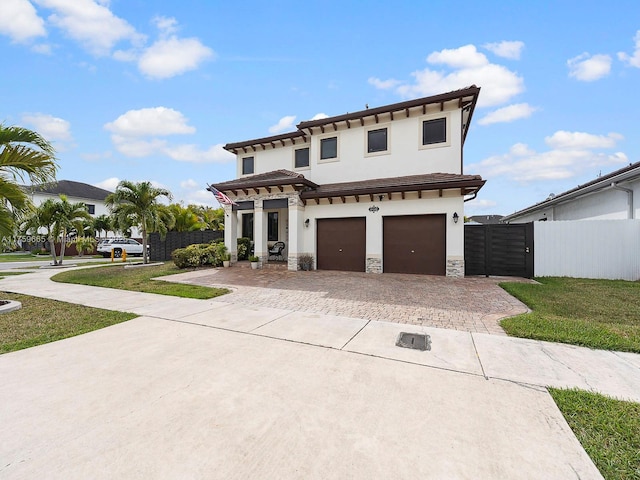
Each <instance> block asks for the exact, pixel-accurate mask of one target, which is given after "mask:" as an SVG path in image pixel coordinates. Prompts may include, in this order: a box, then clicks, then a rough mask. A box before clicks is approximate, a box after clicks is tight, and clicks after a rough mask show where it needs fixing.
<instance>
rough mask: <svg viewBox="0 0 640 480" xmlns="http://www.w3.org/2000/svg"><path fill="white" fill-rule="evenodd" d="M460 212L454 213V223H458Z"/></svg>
mask: <svg viewBox="0 0 640 480" xmlns="http://www.w3.org/2000/svg"><path fill="white" fill-rule="evenodd" d="M458 218H460V217H458V212H453V223H458Z"/></svg>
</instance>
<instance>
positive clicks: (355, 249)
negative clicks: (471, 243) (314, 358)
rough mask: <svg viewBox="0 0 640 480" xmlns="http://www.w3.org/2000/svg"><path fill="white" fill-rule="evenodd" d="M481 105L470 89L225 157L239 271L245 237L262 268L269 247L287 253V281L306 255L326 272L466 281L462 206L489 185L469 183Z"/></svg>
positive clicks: (228, 239) (311, 126)
mask: <svg viewBox="0 0 640 480" xmlns="http://www.w3.org/2000/svg"><path fill="white" fill-rule="evenodd" d="M479 93H480V89H479V88H478V87H476V86H472V87H469V88H465V89H461V90H456V91H453V92H449V93H444V94H441V95H435V96H431V97H426V98H420V99H417V100H411V101H407V102H402V103H396V104H393V105H387V106H384V107H379V108H371V109H366V110H362V111H359V112H354V113H347V114H345V115H340V116H335V117H328V118H323V119H319V120H311V121H305V122H302V123H300V124H299V125H297V131H295V132H292V133H287V134H283V135H276V136H272V137H267V138H259V139H255V140H248V141H244V142H237V143H229V144H227V145H225V147H224V148H225V149H226V150H228V151H230V152H232V153H234V154H235V155H236V157H237V178H236V179H234V180H230V181H226V182H221V183H215V184H213V185H212V187H214V188H215V189H217V190H219V191H220V192H223V193H224V194H226V196H228V197H229V198H230V199H231V200H233V201H235V202H236V203H237V205H233V206H232V205H225V206H224V209H225V244H226V245H227V247H228V249H229V251H230V253H231V255H232V259H233V260H234V261H235V260H237V245H236V239H237V238H238V237H243V236H244V237H249V238H250V239H251V240H252V241H253V242H254V252H255V255H257V256H259V257H260V259H261V261H262V262H266V261H267V260H268V249H269V245H270V244H273V243H274V242H276V241H283V242H285V244H286V250H285V252H284V253H285V258H287V259H288V268H289V269H290V270H297V269H298V267H299V259H300V256H301V255H304V254H307V255H312V256H313V257H314V259H315V262H316V267H317V268H319V269H326V270H346V271H362V272H365V271H366V272H372V273H381V272H397V273H418V274H434V275H450V276H463V275H464V221H463V218H464V201H465V196H467V195H471V197H470V198H475V195H476V194H477V192H478V190H480V188H481V187H482V186H483V185H484V183H485V182H484V180H482V178H481V177H479V176H477V175H465V174H464V173H463V155H462V150H463V145H464V142H465V139H466V136H467V133H468V131H469V124H470V122H471V118H472V116H473V112H474V109H475V106H476V102H477V99H478V95H479ZM212 192H214V194H215V193H216V192H215V191H214V190H213V189H212ZM218 198H222V200H223V203H224V201H225V198H224V196H221V195H219V196H218Z"/></svg>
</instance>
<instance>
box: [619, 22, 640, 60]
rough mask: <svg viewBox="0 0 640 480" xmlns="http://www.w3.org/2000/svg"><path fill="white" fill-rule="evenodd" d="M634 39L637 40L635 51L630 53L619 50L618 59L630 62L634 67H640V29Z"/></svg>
mask: <svg viewBox="0 0 640 480" xmlns="http://www.w3.org/2000/svg"><path fill="white" fill-rule="evenodd" d="M633 41H634V42H635V50H634V51H633V53H632V54H631V55H629V54H627V53H625V52H619V53H618V59H620V60H621V61H623V62H625V63H628V64H629V65H630V66H632V67H637V68H640V30H638V31H637V32H636V35H635V37H633Z"/></svg>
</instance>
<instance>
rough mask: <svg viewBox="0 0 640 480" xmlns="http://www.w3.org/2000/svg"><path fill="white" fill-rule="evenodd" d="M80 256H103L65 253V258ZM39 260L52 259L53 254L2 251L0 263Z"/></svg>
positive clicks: (100, 256)
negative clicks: (71, 255) (72, 255)
mask: <svg viewBox="0 0 640 480" xmlns="http://www.w3.org/2000/svg"><path fill="white" fill-rule="evenodd" d="M78 258H102V255H83V256H82V257H70V256H67V255H65V257H64V260H74V259H78ZM37 260H52V257H51V255H33V254H31V253H0V263H9V262H34V261H37Z"/></svg>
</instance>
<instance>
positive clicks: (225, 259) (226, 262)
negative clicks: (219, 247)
mask: <svg viewBox="0 0 640 480" xmlns="http://www.w3.org/2000/svg"><path fill="white" fill-rule="evenodd" d="M230 265H231V255H230V254H229V253H225V254H224V255H222V266H223V267H224V268H228V267H229V266H230Z"/></svg>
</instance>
